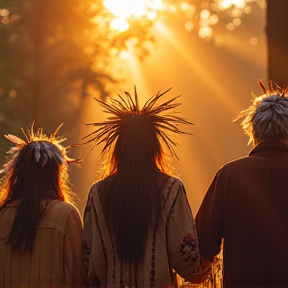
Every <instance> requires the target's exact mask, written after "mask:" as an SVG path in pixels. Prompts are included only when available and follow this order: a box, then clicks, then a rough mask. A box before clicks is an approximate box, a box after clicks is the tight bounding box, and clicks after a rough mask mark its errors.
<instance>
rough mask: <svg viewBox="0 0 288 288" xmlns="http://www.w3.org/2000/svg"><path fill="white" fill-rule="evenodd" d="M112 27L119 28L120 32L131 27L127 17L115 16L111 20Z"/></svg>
mask: <svg viewBox="0 0 288 288" xmlns="http://www.w3.org/2000/svg"><path fill="white" fill-rule="evenodd" d="M110 27H111V28H113V29H115V30H119V31H120V32H124V31H126V30H128V29H129V24H128V22H127V21H126V19H125V18H115V19H114V20H112V21H111V23H110Z"/></svg>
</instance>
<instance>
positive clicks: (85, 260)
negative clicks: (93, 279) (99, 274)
mask: <svg viewBox="0 0 288 288" xmlns="http://www.w3.org/2000/svg"><path fill="white" fill-rule="evenodd" d="M91 247H92V245H91V244H89V243H88V241H84V242H83V256H82V259H83V265H84V270H85V272H86V274H88V270H89V261H90V254H91Z"/></svg>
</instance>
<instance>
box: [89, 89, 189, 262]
mask: <svg viewBox="0 0 288 288" xmlns="http://www.w3.org/2000/svg"><path fill="white" fill-rule="evenodd" d="M169 90H170V89H169ZM169 90H167V91H165V92H164V93H157V94H156V95H155V96H154V97H152V98H150V99H149V100H148V101H147V102H146V103H145V104H144V106H143V108H142V109H141V110H140V109H139V106H138V99H137V93H136V89H135V101H134V100H133V99H132V97H131V96H130V94H129V93H128V92H125V95H126V100H125V99H124V98H123V97H122V96H120V95H118V96H119V99H118V100H116V99H111V103H112V104H108V103H106V102H103V101H101V100H99V99H95V100H96V101H98V102H99V103H100V105H101V106H102V107H104V108H105V110H104V111H105V112H108V113H111V114H112V115H113V116H112V117H109V118H107V120H106V121H105V122H102V123H91V124H88V125H94V126H99V128H98V129H97V130H96V131H94V132H92V133H91V134H89V135H88V136H86V137H85V138H87V137H90V140H89V141H87V142H94V143H95V145H98V144H100V143H102V142H104V143H105V146H104V148H103V150H102V155H105V159H104V165H103V170H104V176H105V177H104V180H103V181H102V193H101V194H100V199H101V201H102V206H103V211H104V215H105V219H106V222H107V224H108V226H109V228H111V233H113V234H114V236H115V239H116V249H117V254H118V257H119V258H120V259H121V260H122V261H124V262H134V263H137V262H138V261H139V260H141V259H142V258H143V256H144V253H145V245H146V240H147V236H148V233H149V231H150V230H151V229H157V225H158V219H159V215H160V212H161V200H162V197H161V196H162V189H163V185H164V183H165V180H166V179H167V177H168V176H167V174H169V173H171V169H170V168H171V167H170V166H169V159H168V158H169V157H168V153H167V152H168V151H170V152H171V153H172V155H176V154H175V152H174V149H173V146H174V145H176V143H175V142H174V141H173V140H172V139H171V138H170V137H169V136H168V135H167V134H165V133H164V132H163V130H165V129H166V130H170V131H172V132H173V133H175V134H182V133H184V132H183V131H181V130H179V129H178V127H177V126H176V125H175V124H179V123H181V124H192V123H190V122H188V121H186V120H185V119H183V118H182V117H179V116H176V115H173V114H172V113H170V114H167V113H166V114H163V112H166V111H167V110H169V109H172V108H175V107H177V106H179V105H180V104H179V103H175V102H174V100H175V99H176V98H178V97H175V98H172V99H170V100H168V101H167V102H165V103H163V104H161V105H156V102H157V101H158V100H159V99H160V98H161V97H162V96H163V95H164V94H165V93H166V92H168V91H169ZM164 147H165V148H164ZM104 152H105V154H104Z"/></svg>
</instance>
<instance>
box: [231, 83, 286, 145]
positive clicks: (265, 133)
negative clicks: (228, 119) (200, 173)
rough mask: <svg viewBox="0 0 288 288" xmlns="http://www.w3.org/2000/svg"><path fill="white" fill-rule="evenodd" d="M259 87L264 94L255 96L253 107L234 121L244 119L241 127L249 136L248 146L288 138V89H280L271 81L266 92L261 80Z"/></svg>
mask: <svg viewBox="0 0 288 288" xmlns="http://www.w3.org/2000/svg"><path fill="white" fill-rule="evenodd" d="M258 83H259V86H260V87H261V89H262V90H263V92H264V94H262V95H260V96H255V95H254V94H252V95H253V98H254V99H253V101H252V105H251V106H250V107H249V108H248V109H246V110H243V111H241V112H240V114H239V115H238V116H236V117H235V118H234V119H233V121H237V120H239V119H240V118H244V120H243V121H242V122H241V126H242V128H243V130H244V132H245V134H247V135H248V136H249V141H248V144H250V143H251V142H253V143H254V144H256V143H259V142H261V141H264V140H284V139H287V138H288V93H287V88H286V87H284V88H281V87H279V86H278V85H277V84H276V83H275V82H273V81H270V87H269V90H266V88H265V87H264V85H263V83H262V82H261V81H260V80H259V81H258Z"/></svg>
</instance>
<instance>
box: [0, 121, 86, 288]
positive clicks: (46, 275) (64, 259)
mask: <svg viewBox="0 0 288 288" xmlns="http://www.w3.org/2000/svg"><path fill="white" fill-rule="evenodd" d="M33 126H34V123H33V124H32V125H31V128H30V129H28V132H29V133H28V135H26V134H25V132H24V131H23V130H22V132H23V133H24V135H25V137H26V140H23V139H21V138H19V137H17V136H14V135H11V134H8V135H5V137H6V138H7V139H8V140H10V141H12V142H13V143H15V144H16V146H15V147H12V148H11V149H10V150H9V151H8V153H9V154H10V157H9V161H8V162H7V163H6V164H5V165H4V166H3V169H2V171H1V173H2V186H1V190H0V271H1V273H0V283H1V284H0V286H1V287H9V288H13V287H15V288H19V287H25V288H37V287H44V288H48V287H59V288H62V287H66V288H68V287H69V288H70V287H75V288H81V287H84V284H85V281H84V273H83V272H84V270H83V268H82V267H83V266H82V241H83V226H82V222H81V218H80V215H79V212H78V210H77V208H76V207H75V206H74V205H73V203H72V192H71V191H70V188H69V186H68V184H69V182H68V180H69V179H68V178H69V177H68V163H73V162H75V163H76V162H80V160H77V159H71V158H69V157H68V156H67V154H66V149H67V148H69V147H64V146H62V145H61V143H62V142H63V141H64V140H65V138H61V137H58V136H57V133H58V130H59V128H60V127H61V125H60V126H59V127H58V128H57V129H56V130H55V132H54V133H52V134H51V135H50V136H47V135H46V134H44V133H43V131H42V129H41V128H40V129H38V130H37V131H36V132H34V131H33V130H34V129H33Z"/></svg>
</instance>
